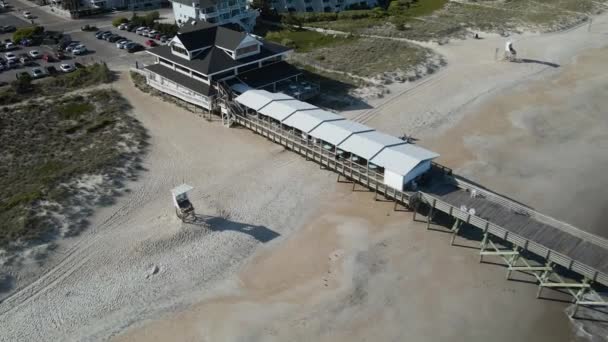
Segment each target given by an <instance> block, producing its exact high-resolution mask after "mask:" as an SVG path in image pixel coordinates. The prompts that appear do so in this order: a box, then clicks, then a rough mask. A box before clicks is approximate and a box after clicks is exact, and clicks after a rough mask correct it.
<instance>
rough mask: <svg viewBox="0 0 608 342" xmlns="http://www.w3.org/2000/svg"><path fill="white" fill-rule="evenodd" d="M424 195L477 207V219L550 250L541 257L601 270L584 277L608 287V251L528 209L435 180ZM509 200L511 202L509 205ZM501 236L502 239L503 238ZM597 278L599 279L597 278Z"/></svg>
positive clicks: (468, 207) (455, 203) (454, 203)
mask: <svg viewBox="0 0 608 342" xmlns="http://www.w3.org/2000/svg"><path fill="white" fill-rule="evenodd" d="M423 192H424V193H425V194H427V195H430V197H432V198H436V199H437V200H440V201H443V202H445V203H448V204H450V205H451V206H453V207H456V208H460V207H461V206H465V207H466V208H467V210H468V209H470V208H473V209H474V210H475V215H474V216H475V217H478V218H480V219H482V220H483V221H487V222H491V223H492V224H494V225H496V226H499V227H502V228H503V229H505V230H506V231H507V232H509V233H512V235H513V234H516V235H517V236H519V237H521V238H523V239H524V240H525V241H527V242H524V244H529V243H530V242H534V243H536V244H538V245H541V246H542V247H544V248H546V249H547V252H546V254H540V255H539V256H541V257H543V258H547V257H548V259H551V253H557V254H556V255H561V256H563V257H565V258H566V259H569V260H562V259H563V258H558V260H555V261H556V262H557V263H558V264H561V265H562V266H564V267H566V268H568V269H571V267H572V264H573V263H574V262H576V263H581V264H584V265H586V266H588V267H590V268H592V269H594V270H596V271H598V272H597V273H593V272H591V274H589V273H586V274H583V275H585V276H588V277H590V278H591V279H592V280H596V281H600V282H602V283H604V284H605V285H606V283H605V280H606V279H603V278H604V277H602V276H601V275H600V273H608V249H606V248H605V246H601V245H598V244H596V243H594V242H593V241H587V240H585V239H584V238H581V237H578V236H576V235H575V234H572V233H571V232H568V231H564V229H562V228H561V227H556V226H554V225H550V224H547V223H545V222H542V221H540V220H537V219H535V218H534V217H533V215H531V214H530V213H529V212H526V211H524V210H514V209H513V208H512V207H508V206H506V205H505V204H504V203H505V199H504V198H503V200H502V201H501V202H502V203H498V201H495V200H494V199H493V198H488V197H489V196H485V194H484V193H478V195H477V196H476V197H472V196H471V191H470V190H469V189H463V188H462V187H459V186H458V185H456V184H453V183H449V182H441V181H440V182H432V181H431V182H430V184H429V185H428V186H427V187H426V188H424V189H423ZM509 201H510V200H507V202H509ZM452 211H453V209H452ZM472 216H473V215H472ZM469 220H470V219H469ZM482 226H483V225H482ZM480 228H483V227H480ZM577 235H578V234H577ZM498 237H502V236H500V235H499V236H498ZM507 240H508V236H507ZM518 245H520V244H518ZM521 247H526V246H521ZM564 261H565V262H564ZM593 277H595V278H596V279H593Z"/></svg>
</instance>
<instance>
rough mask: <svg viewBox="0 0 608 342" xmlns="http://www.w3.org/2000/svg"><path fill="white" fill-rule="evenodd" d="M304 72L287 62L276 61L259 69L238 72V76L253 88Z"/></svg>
mask: <svg viewBox="0 0 608 342" xmlns="http://www.w3.org/2000/svg"><path fill="white" fill-rule="evenodd" d="M301 74H302V72H301V71H300V70H299V69H298V68H296V67H294V66H292V65H291V64H289V63H287V62H283V61H282V62H276V63H273V64H269V65H267V66H264V67H261V68H259V69H254V70H251V71H246V72H244V73H241V74H238V75H237V77H238V78H239V79H240V80H241V82H243V83H245V84H247V85H248V86H250V87H253V88H263V87H265V86H267V85H270V84H272V83H275V82H278V81H281V80H285V79H288V78H291V77H294V76H297V75H301Z"/></svg>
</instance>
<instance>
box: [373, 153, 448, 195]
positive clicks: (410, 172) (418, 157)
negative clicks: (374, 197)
mask: <svg viewBox="0 0 608 342" xmlns="http://www.w3.org/2000/svg"><path fill="white" fill-rule="evenodd" d="M437 157H439V154H437V153H435V152H432V151H429V150H427V149H425V148H422V147H420V146H416V145H412V144H402V145H396V146H389V147H387V148H385V149H383V150H382V151H380V153H378V154H377V155H376V156H375V157H373V158H372V159H371V162H372V163H374V164H376V165H378V166H381V167H383V168H384V183H385V184H387V185H389V186H391V187H393V188H396V189H399V190H401V189H402V188H403V185H405V184H407V183H408V182H410V181H411V180H413V179H414V178H416V177H418V176H419V175H421V174H422V173H424V172H426V171H427V170H428V169H430V167H431V161H432V160H433V159H435V158H437Z"/></svg>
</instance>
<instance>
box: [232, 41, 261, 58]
mask: <svg viewBox="0 0 608 342" xmlns="http://www.w3.org/2000/svg"><path fill="white" fill-rule="evenodd" d="M257 51H258V45H257V44H254V45H249V46H245V47H242V48H239V49H236V52H235V55H236V57H237V58H238V57H239V56H241V55H244V54H248V53H251V52H257Z"/></svg>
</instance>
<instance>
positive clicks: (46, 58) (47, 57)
mask: <svg viewBox="0 0 608 342" xmlns="http://www.w3.org/2000/svg"><path fill="white" fill-rule="evenodd" d="M42 60H43V61H45V62H47V63H52V62H55V57H53V56H52V55H49V54H48V53H45V54H44V55H42Z"/></svg>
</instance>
